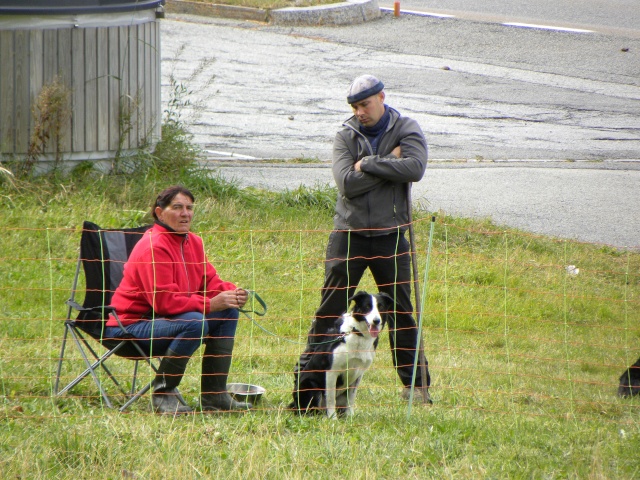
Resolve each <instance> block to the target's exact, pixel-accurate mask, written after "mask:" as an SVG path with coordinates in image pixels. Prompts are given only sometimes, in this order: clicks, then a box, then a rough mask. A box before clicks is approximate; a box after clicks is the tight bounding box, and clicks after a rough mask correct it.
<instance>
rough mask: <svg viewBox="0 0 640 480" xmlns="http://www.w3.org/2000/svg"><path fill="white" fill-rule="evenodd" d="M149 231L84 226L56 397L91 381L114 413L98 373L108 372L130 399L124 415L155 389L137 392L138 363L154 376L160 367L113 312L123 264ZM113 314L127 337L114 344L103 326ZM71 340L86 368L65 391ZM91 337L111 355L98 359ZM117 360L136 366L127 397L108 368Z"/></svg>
mask: <svg viewBox="0 0 640 480" xmlns="http://www.w3.org/2000/svg"><path fill="white" fill-rule="evenodd" d="M150 227H151V226H150V225H146V226H143V227H138V228H128V229H101V228H100V227H99V226H98V225H96V224H94V223H91V222H84V224H83V226H82V237H81V239H80V256H79V258H78V263H77V266H76V274H75V277H74V279H73V286H72V288H71V297H70V298H69V300H67V302H66V305H67V306H68V310H67V318H66V320H65V322H64V337H63V339H62V347H61V349H60V357H59V359H58V371H57V375H56V382H55V387H54V394H55V395H63V394H64V393H66V392H68V391H69V390H71V389H72V388H73V387H74V386H76V385H77V384H78V383H80V382H81V381H82V380H83V379H84V378H86V377H87V376H91V377H92V378H93V381H94V382H95V384H96V386H97V387H98V389H99V390H100V394H101V395H102V398H103V399H104V403H105V404H106V405H107V406H108V407H109V408H113V404H112V402H111V400H110V399H109V396H108V395H107V393H106V391H105V389H104V387H103V385H102V382H101V379H100V374H101V371H100V369H102V370H104V372H105V373H106V375H107V377H108V378H110V379H111V380H112V381H113V383H114V384H115V385H116V387H118V388H119V389H120V391H121V392H122V393H123V394H124V395H127V396H129V399H128V400H127V402H126V403H124V405H122V407H120V411H124V410H125V409H126V408H127V407H129V405H131V404H132V403H133V402H135V401H136V400H137V399H138V398H140V397H141V396H142V395H144V394H145V393H146V392H147V391H148V390H149V389H150V388H151V383H149V384H147V385H146V386H145V387H143V388H142V389H140V390H139V391H137V392H136V380H137V374H138V364H139V362H140V361H144V362H146V363H147V364H149V366H150V367H151V368H152V369H153V370H154V373H155V372H156V371H157V367H156V366H155V365H154V363H153V361H152V359H151V358H150V357H149V356H148V354H147V353H146V352H145V351H144V350H143V349H142V347H141V346H140V345H139V344H138V343H137V342H136V341H135V340H133V339H132V336H131V335H129V334H128V332H127V330H126V328H125V327H123V326H122V324H121V323H120V319H119V318H118V317H117V315H116V314H115V310H114V309H113V308H112V307H110V306H109V302H110V301H111V297H112V295H113V292H115V290H116V288H117V286H118V285H119V284H120V281H121V280H122V275H123V270H124V264H125V263H126V261H127V259H128V258H129V255H130V254H131V250H133V247H134V246H135V244H136V243H137V242H138V240H140V238H142V235H143V234H144V232H145V231H147V230H148V229H149V228H150ZM80 265H82V266H83V269H84V274H85V284H86V286H85V297H84V302H83V304H82V306H81V305H79V304H78V303H77V302H76V300H75V295H76V291H77V286H78V279H79V275H80ZM74 311H77V312H79V313H78V315H77V317H76V318H75V319H73V318H72V314H73V312H74ZM109 314H113V315H114V316H115V318H116V320H117V321H118V324H119V326H120V328H121V329H122V331H123V333H124V338H117V339H113V338H105V337H104V335H103V334H104V327H105V324H106V321H107V319H108V318H109ZM68 337H70V338H71V339H72V340H73V343H74V344H75V345H76V346H77V347H78V350H79V353H80V355H81V356H82V359H83V361H84V364H85V366H86V369H85V370H84V371H83V372H82V373H81V374H80V375H78V376H77V377H76V378H74V379H73V380H72V381H71V382H70V383H69V384H68V385H67V386H65V387H64V388H63V389H62V390H59V389H58V387H59V383H60V376H61V371H62V362H63V360H64V354H65V348H66V344H67V338H68ZM87 337H91V338H92V339H93V340H95V341H97V342H98V343H100V344H102V345H103V346H104V347H105V348H107V352H106V353H104V354H103V355H101V356H100V355H98V354H97V353H96V351H95V350H94V349H93V347H92V346H91V344H90V341H89V340H88V338H87ZM113 355H116V356H119V357H125V358H129V359H131V360H134V362H135V363H134V367H133V378H132V381H131V390H130V391H129V392H126V391H125V390H124V388H123V387H122V386H121V385H120V383H119V382H118V380H117V379H116V377H115V375H114V374H113V373H112V372H111V370H110V369H109V367H108V365H107V360H108V359H109V358H110V357H112V356H113ZM178 398H179V399H180V401H181V402H182V403H185V402H184V399H182V397H181V396H180V395H178ZM185 404H186V403H185Z"/></svg>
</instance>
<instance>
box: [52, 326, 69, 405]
mask: <svg viewBox="0 0 640 480" xmlns="http://www.w3.org/2000/svg"><path fill="white" fill-rule="evenodd" d="M67 335H69V326H68V325H67V324H66V323H65V325H64V335H63V337H62V347H61V348H60V356H59V357H58V371H57V372H56V383H55V385H54V386H53V394H54V395H58V389H59V388H60V375H61V374H62V360H64V350H65V348H66V346H67Z"/></svg>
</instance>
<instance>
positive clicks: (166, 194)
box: [151, 185, 196, 220]
mask: <svg viewBox="0 0 640 480" xmlns="http://www.w3.org/2000/svg"><path fill="white" fill-rule="evenodd" d="M179 193H181V194H183V195H184V196H186V197H189V198H190V199H191V201H192V202H195V201H196V199H195V198H194V196H193V193H191V192H190V191H189V189H187V188H186V187H183V186H182V185H174V186H173V187H169V188H165V189H164V190H163V191H162V192H160V193H159V194H158V198H156V202H155V203H154V204H153V207H151V215H152V216H153V218H155V219H156V220H158V216H157V215H156V207H160V208H162V209H165V208H167V207H168V206H169V205H171V202H172V201H173V199H174V198H175V197H176V195H178V194H179Z"/></svg>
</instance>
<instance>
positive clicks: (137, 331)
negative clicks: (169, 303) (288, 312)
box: [104, 308, 238, 357]
mask: <svg viewBox="0 0 640 480" xmlns="http://www.w3.org/2000/svg"><path fill="white" fill-rule="evenodd" d="M237 325H238V310H237V309H235V308H228V309H226V310H223V311H221V312H211V313H209V314H207V315H206V316H205V315H203V314H202V313H201V312H185V313H181V314H180V315H176V316H174V317H169V318H154V319H142V320H140V321H138V322H136V323H133V324H130V325H127V326H125V328H126V330H127V331H128V332H129V333H130V334H131V335H133V336H134V337H135V338H136V339H137V343H138V344H139V345H140V346H141V347H142V349H143V350H144V351H145V352H146V353H147V354H149V356H154V357H161V356H164V354H165V352H166V351H167V350H172V351H173V352H174V353H175V354H178V355H180V356H185V357H190V356H191V355H192V354H193V352H195V351H196V350H197V349H198V348H199V347H200V345H202V343H203V342H204V341H206V339H207V338H213V337H217V338H233V337H234V336H235V334H236V327H237ZM123 336H124V334H123V332H122V330H120V327H105V331H104V337H105V338H121V337H123Z"/></svg>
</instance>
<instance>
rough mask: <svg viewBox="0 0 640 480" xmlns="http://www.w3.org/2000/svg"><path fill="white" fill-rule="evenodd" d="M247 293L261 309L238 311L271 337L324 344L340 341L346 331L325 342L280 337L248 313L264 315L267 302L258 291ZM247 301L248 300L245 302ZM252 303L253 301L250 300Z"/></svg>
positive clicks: (299, 343)
mask: <svg viewBox="0 0 640 480" xmlns="http://www.w3.org/2000/svg"><path fill="white" fill-rule="evenodd" d="M245 290H247V289H245ZM247 293H248V294H249V296H251V297H253V299H254V300H255V301H256V302H258V303H259V304H260V306H261V307H262V310H255V309H253V308H249V309H243V308H239V309H238V311H239V312H241V313H243V314H244V316H245V317H247V318H248V319H249V320H251V321H252V322H253V324H254V325H255V326H256V327H258V328H259V329H260V330H262V331H263V332H264V333H266V334H267V335H271V336H272V337H275V338H277V339H279V340H283V341H285V342H288V343H293V344H294V345H309V346H311V345H324V344H327V343H334V342H341V341H342V340H344V339H345V338H346V337H347V335H348V333H343V334H342V335H339V336H337V337H336V338H332V339H331V340H327V341H326V342H313V343H307V342H304V343H302V342H296V341H294V340H289V339H288V338H284V337H281V336H280V335H277V334H275V333H273V332H270V331H269V330H267V329H266V328H264V327H263V326H262V325H260V323H259V322H258V321H257V320H256V319H255V318H254V317H252V316H251V315H249V314H250V313H254V314H256V315H258V316H260V317H264V316H265V314H266V313H267V304H266V302H265V301H264V300H263V299H262V297H260V295H258V292H256V291H255V290H247ZM247 303H249V302H247ZM252 303H253V302H252Z"/></svg>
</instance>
